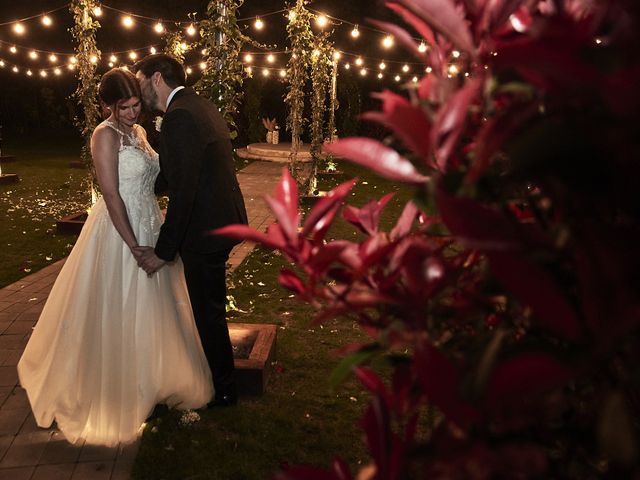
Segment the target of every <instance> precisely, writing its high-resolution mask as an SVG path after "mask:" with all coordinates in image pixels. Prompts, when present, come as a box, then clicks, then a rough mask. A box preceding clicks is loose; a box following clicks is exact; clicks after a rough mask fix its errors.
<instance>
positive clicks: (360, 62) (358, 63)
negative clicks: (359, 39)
mask: <svg viewBox="0 0 640 480" xmlns="http://www.w3.org/2000/svg"><path fill="white" fill-rule="evenodd" d="M363 63H364V61H363V60H362V58H360V57H358V58H356V65H358V66H360V65H362V64H363Z"/></svg>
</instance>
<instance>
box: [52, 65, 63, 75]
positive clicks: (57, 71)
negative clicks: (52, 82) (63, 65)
mask: <svg viewBox="0 0 640 480" xmlns="http://www.w3.org/2000/svg"><path fill="white" fill-rule="evenodd" d="M53 73H54V74H56V75H61V74H62V70H60V69H59V68H58V67H56V68H55V69H54V70H53Z"/></svg>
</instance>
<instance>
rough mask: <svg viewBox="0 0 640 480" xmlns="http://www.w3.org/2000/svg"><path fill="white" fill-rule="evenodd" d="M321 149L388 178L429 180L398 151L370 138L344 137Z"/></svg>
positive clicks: (416, 181) (418, 182)
mask: <svg viewBox="0 0 640 480" xmlns="http://www.w3.org/2000/svg"><path fill="white" fill-rule="evenodd" d="M323 150H325V151H327V152H329V153H333V154H334V155H336V156H339V157H345V158H347V159H349V160H351V161H353V162H355V163H358V164H360V165H363V166H364V167H367V168H369V169H371V170H373V171H374V172H376V173H377V174H378V175H380V176H382V177H385V178H388V179H389V180H396V181H399V182H405V183H413V184H422V183H425V182H426V181H427V180H429V177H425V176H424V175H422V174H421V173H419V172H418V171H417V170H416V168H415V167H414V166H413V164H412V163H411V162H410V161H409V160H407V159H406V158H404V157H402V156H400V155H399V154H398V152H396V151H395V150H393V149H391V148H389V147H386V146H384V145H383V144H382V143H380V142H378V141H376V140H372V139H370V138H365V137H352V138H345V139H343V140H338V141H337V142H335V143H332V144H330V145H326V146H324V147H323Z"/></svg>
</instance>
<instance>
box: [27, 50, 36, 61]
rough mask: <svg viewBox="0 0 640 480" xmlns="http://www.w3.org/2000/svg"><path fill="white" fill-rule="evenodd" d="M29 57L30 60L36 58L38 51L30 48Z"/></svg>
mask: <svg viewBox="0 0 640 480" xmlns="http://www.w3.org/2000/svg"><path fill="white" fill-rule="evenodd" d="M29 58H31V59H32V60H36V59H37V58H38V52H36V51H35V50H31V51H30V52H29Z"/></svg>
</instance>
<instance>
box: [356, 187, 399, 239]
mask: <svg viewBox="0 0 640 480" xmlns="http://www.w3.org/2000/svg"><path fill="white" fill-rule="evenodd" d="M394 195H395V193H388V194H386V195H385V196H384V197H382V198H381V199H380V200H371V201H370V202H369V203H367V204H366V205H365V206H363V207H362V208H356V207H353V206H351V205H348V206H347V207H345V209H344V212H343V216H344V219H345V220H347V221H348V222H349V223H351V224H353V225H355V226H356V227H358V228H359V229H361V230H362V231H363V232H364V233H368V234H369V235H374V234H376V233H377V232H378V223H379V222H380V214H381V213H382V210H383V209H384V207H385V206H386V205H387V203H389V201H390V200H391V199H392V198H393V196H394Z"/></svg>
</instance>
